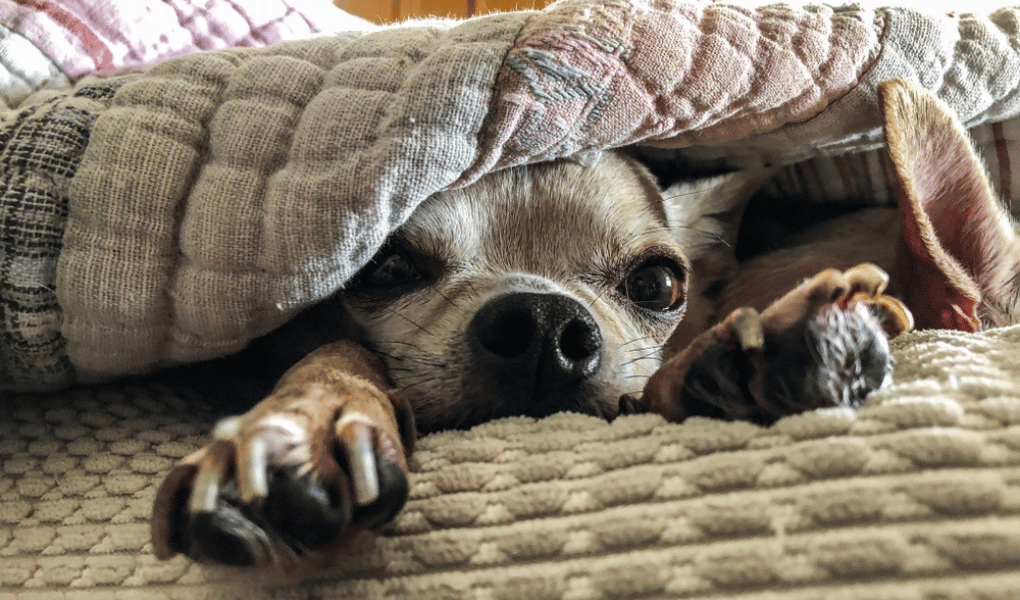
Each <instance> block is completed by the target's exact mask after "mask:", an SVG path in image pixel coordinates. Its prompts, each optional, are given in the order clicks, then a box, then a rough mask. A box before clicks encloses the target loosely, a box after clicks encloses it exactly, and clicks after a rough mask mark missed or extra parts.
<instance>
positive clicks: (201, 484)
mask: <svg viewBox="0 0 1020 600" xmlns="http://www.w3.org/2000/svg"><path fill="white" fill-rule="evenodd" d="M231 454H232V452H231V450H230V448H229V446H227V445H226V444H213V445H212V446H210V447H209V456H208V458H207V459H206V460H203V461H202V462H201V463H200V465H199V468H198V474H197V475H195V483H194V484H193V485H192V487H191V495H190V496H189V498H188V510H189V511H190V512H191V513H200V512H210V511H212V510H214V509H215V508H216V499H217V498H218V497H219V495H220V480H221V479H222V478H223V474H224V473H226V471H227V462H228V461H229V460H230V458H231Z"/></svg>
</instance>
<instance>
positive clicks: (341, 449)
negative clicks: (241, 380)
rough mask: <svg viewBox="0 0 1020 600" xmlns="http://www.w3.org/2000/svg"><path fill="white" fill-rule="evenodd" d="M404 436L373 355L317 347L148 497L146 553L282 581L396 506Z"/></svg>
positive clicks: (408, 435) (407, 436)
mask: <svg viewBox="0 0 1020 600" xmlns="http://www.w3.org/2000/svg"><path fill="white" fill-rule="evenodd" d="M414 436H415V430H414V423H413V417H412V416H411V412H410V411H409V410H408V409H407V407H406V406H405V405H404V404H403V403H402V402H401V400H400V399H399V397H398V396H397V395H396V393H395V392H393V391H392V390H390V389H389V385H388V383H387V380H386V377H385V373H384V369H383V366H382V364H381V363H380V362H379V361H378V359H377V358H376V357H375V356H374V355H373V354H372V353H371V352H369V351H368V350H366V349H365V348H363V347H361V346H359V345H357V344H355V343H353V342H346V341H341V342H335V343H333V344H329V345H327V346H324V347H322V348H320V349H318V350H316V351H315V352H313V353H311V354H310V355H308V357H306V358H305V359H304V360H302V361H301V362H299V363H298V364H297V365H295V366H294V367H293V368H291V369H290V370H289V371H288V372H287V373H286V374H285V375H284V376H283V378H282V379H281V380H280V382H279V384H278V385H277V386H276V388H275V390H274V391H273V392H272V394H271V395H270V396H269V397H268V398H266V399H265V400H263V401H262V402H261V403H259V404H258V405H257V406H256V407H255V408H253V409H252V410H251V411H249V412H248V413H246V414H244V415H241V416H238V417H233V418H230V419H227V420H225V421H222V422H220V423H219V424H218V425H217V426H216V428H215V431H214V433H213V438H214V441H213V442H212V443H211V444H210V445H208V446H207V447H205V448H204V449H202V450H200V451H199V452H196V453H195V454H192V455H191V456H189V457H187V458H185V459H184V460H183V461H182V462H181V464H180V465H178V466H177V467H176V468H175V469H174V470H173V471H172V472H171V473H170V475H169V476H168V477H167V479H166V480H165V481H164V483H163V485H162V486H161V487H160V489H159V491H158V492H157V495H156V503H155V509H154V515H153V523H152V537H153V545H154V546H155V551H156V556H157V557H159V558H168V557H170V556H172V555H174V554H176V553H178V552H183V553H185V554H187V555H189V556H191V557H192V558H195V559H197V560H203V561H211V562H216V563H220V564H227V565H248V566H257V567H259V568H260V569H266V570H269V571H272V572H275V573H276V574H279V575H285V576H286V575H289V574H291V573H293V572H295V571H297V570H299V569H300V568H302V567H305V566H311V565H312V564H314V563H317V562H321V561H323V560H325V559H327V558H328V556H329V554H330V550H331V549H335V548H336V547H338V546H339V545H340V544H342V542H343V540H344V539H345V538H347V537H348V536H349V535H350V534H351V533H352V532H353V531H355V530H357V529H364V528H372V527H376V526H379V525H381V524H383V523H385V522H387V521H388V520H390V519H391V518H392V517H393V516H394V515H395V514H396V513H397V511H399V510H400V508H401V507H402V506H403V504H404V502H405V500H406V498H407V494H408V483H407V462H406V456H407V454H409V453H410V450H411V445H412V444H413V441H414Z"/></svg>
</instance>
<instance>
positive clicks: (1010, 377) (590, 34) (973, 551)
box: [0, 0, 1020, 600]
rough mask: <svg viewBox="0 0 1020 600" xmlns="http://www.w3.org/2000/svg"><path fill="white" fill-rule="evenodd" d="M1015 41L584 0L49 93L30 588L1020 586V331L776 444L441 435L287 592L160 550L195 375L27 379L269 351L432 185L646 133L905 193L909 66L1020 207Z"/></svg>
mask: <svg viewBox="0 0 1020 600" xmlns="http://www.w3.org/2000/svg"><path fill="white" fill-rule="evenodd" d="M132 1H134V0H132ZM139 1H141V0H139ZM72 4H73V3H70V2H68V3H63V4H62V6H64V7H65V8H68V7H70V6H71V5H72ZM18 5H19V6H21V7H25V6H44V5H45V6H50V7H52V6H55V5H54V4H53V3H48V2H41V1H40V2H21V3H18ZM4 6H6V4H5V3H3V2H0V9H2V8H3V7H4ZM19 10H20V9H19ZM4 14H5V13H3V10H0V17H3V16H4ZM8 25H9V23H8ZM0 33H2V32H0ZM8 41H9V40H8ZM2 43H4V40H3V39H0V44H2ZM1017 48H1020V10H1018V9H1011V8H1007V9H1002V10H999V11H996V12H993V13H991V14H989V15H977V16H974V15H964V14H955V15H952V16H950V15H927V14H923V13H920V12H916V11H913V10H908V9H901V8H882V9H870V8H864V7H860V6H847V7H842V8H832V7H828V6H803V7H797V6H794V7H786V6H779V5H774V6H768V7H761V8H758V9H751V8H737V7H733V6H728V5H725V4H716V3H704V2H696V1H669V0H664V1H655V2H653V1H651V0H611V1H608V2H606V1H596V0H561V2H559V3H557V4H555V5H554V6H552V7H551V8H549V9H547V10H545V11H542V12H525V13H509V14H503V15H496V16H489V17H483V18H478V19H475V20H471V21H467V22H463V23H455V22H443V21H440V22H430V23H409V24H406V25H401V26H397V27H392V28H379V29H371V30H365V31H360V32H352V33H346V34H341V35H338V36H331V37H323V38H316V39H309V40H302V41H292V42H287V43H283V44H278V45H273V46H269V47H267V48H263V49H232V50H217V51H214V52H210V53H205V54H200V55H194V56H187V57H183V58H178V59H174V60H172V61H169V62H164V63H160V64H159V65H156V66H154V67H153V68H151V69H149V70H147V71H146V72H144V73H140V74H133V75H124V76H118V77H107V78H98V79H97V78H90V79H86V80H83V81H81V82H79V83H77V84H76V85H75V87H74V88H73V89H72V90H71V91H55V92H54V91H45V92H44V93H36V94H34V95H25V96H24V98H21V99H19V100H18V103H19V106H17V107H12V108H11V109H10V110H8V111H6V112H4V113H3V115H2V118H0V394H6V395H4V396H3V401H2V402H0V465H2V468H3V472H2V475H0V600H50V599H59V600H93V599H95V600H100V599H102V600H106V599H111V598H113V599H130V598H146V599H153V600H155V599H159V600H164V599H166V600H171V599H172V600H190V599H192V598H209V599H216V600H226V599H249V598H254V599H260V598H266V599H270V598H272V599H280V600H284V599H296V598H307V599H312V598H316V599H323V600H328V599H341V598H375V597H378V598H407V599H415V600H418V599H430V598H477V599H486V600H488V599H503V598H505V599H508V600H509V599H514V600H516V599H518V598H522V599H563V600H586V599H589V598H591V599H602V598H606V599H609V598H740V599H748V600H749V599H760V600H765V599H773V598H784V599H792V600H799V599H807V598H812V599H814V598H832V599H837V598H838V599H846V600H853V599H866V600H872V599H876V598H877V599H885V598H891V599H911V600H914V599H926V600H927V599H931V600H935V599H939V600H946V599H954V600H955V599H959V600H964V599H967V600H970V599H973V598H987V599H1002V600H1006V599H1015V598H1020V328H1016V327H1014V328H1011V329H1005V330H998V331H992V332H986V333H982V334H976V335H962V334H957V333H953V332H919V333H915V334H911V335H909V336H906V337H904V338H901V339H900V340H898V341H896V342H895V343H894V352H895V357H896V361H897V362H896V372H895V381H894V383H893V385H891V386H890V387H888V388H886V389H884V390H882V391H880V392H878V393H876V394H875V395H873V396H872V397H871V398H870V399H869V401H868V403H867V405H866V406H865V407H864V408H862V409H861V410H859V411H857V412H852V411H843V410H835V411H819V412H814V413H809V414H805V415H800V416H796V417H791V418H787V419H784V420H782V421H780V422H779V423H777V424H776V425H775V426H774V427H772V428H769V429H761V428H757V427H755V426H752V425H748V424H739V423H736V424H735V423H718V422H711V421H707V420H697V419H694V420H691V421H689V422H687V423H684V424H681V425H670V424H666V423H664V422H662V421H660V420H658V419H657V418H656V417H649V416H642V417H626V418H621V419H619V420H618V421H616V422H614V423H612V424H607V423H604V422H601V421H596V420H592V419H591V418H587V417H583V416H577V415H559V416H554V417H551V418H548V419H545V420H542V421H538V422H535V421H531V420H523V419H516V420H502V421H497V422H493V423H490V424H487V425H483V426H480V427H477V428H475V429H473V430H471V431H469V432H466V433H459V434H452V433H450V434H441V435H434V436H430V437H427V438H425V439H423V440H421V442H420V445H419V448H418V453H417V454H416V456H415V458H414V460H413V463H412V466H413V469H414V475H413V476H412V482H411V483H412V497H411V500H410V501H409V503H408V506H407V509H406V510H405V511H404V512H403V513H402V514H401V516H400V517H398V519H397V520H396V521H395V522H394V523H393V524H392V525H391V526H390V527H389V528H388V529H387V530H386V531H384V532H383V534H382V535H380V536H371V535H366V536H365V537H364V538H362V539H360V540H359V543H358V544H357V545H356V546H355V547H353V548H351V550H350V552H349V553H348V554H347V555H346V556H344V557H343V560H342V563H341V564H340V565H339V566H338V567H337V568H336V569H334V570H332V571H327V572H325V573H322V574H320V575H318V576H316V577H314V578H312V579H311V580H309V581H306V582H304V583H302V584H300V585H297V586H288V587H275V586H272V585H269V584H264V583H260V582H258V581H253V580H252V579H251V578H244V577H238V576H237V575H236V574H233V573H230V572H223V571H218V570H214V569H210V568H206V567H202V566H198V565H195V564H192V563H190V562H188V561H187V560H185V559H183V558H180V557H178V558H176V559H174V560H171V561H169V562H166V563H161V562H158V561H156V560H155V558H154V557H153V556H152V553H151V546H150V544H149V541H148V539H149V535H148V523H147V520H148V515H149V511H150V509H151V503H152V498H153V495H154V493H155V488H156V486H157V485H158V483H159V482H160V481H161V479H162V477H163V476H164V475H165V474H166V472H167V471H168V470H169V468H170V466H171V465H172V464H173V462H174V461H175V460H177V459H178V458H180V457H182V456H184V455H185V454H187V453H189V452H191V451H192V450H194V449H195V448H197V447H199V446H200V445H201V444H203V443H204V441H205V440H206V436H207V434H208V431H209V429H210V428H211V425H212V422H213V421H214V420H215V419H216V418H218V417H219V416H221V415H219V414H217V413H215V412H214V411H213V410H212V409H211V408H209V405H210V401H211V400H213V399H210V398H203V397H202V396H201V395H199V394H197V393H195V392H194V391H191V390H190V387H189V382H188V381H179V382H175V383H174V384H173V385H172V386H169V387H168V386H167V384H165V383H160V380H156V379H149V378H145V379H138V380H131V381H128V382H126V383H125V382H116V383H108V384H103V385H98V386H92V387H72V388H70V389H65V390H63V391H57V392H51V393H13V392H12V390H16V389H28V388H33V389H37V388H45V387H61V386H67V385H68V384H71V383H73V382H74V381H80V380H91V379H102V378H110V377H113V376H116V375H120V374H124V373H130V372H136V371H146V370H151V369H153V368H155V367H157V366H159V365H164V364H170V363H174V362H181V361H192V360H197V359H200V358H204V357H208V356H214V355H218V354H222V353H225V352H228V351H231V350H233V349H236V348H239V347H241V346H242V345H244V343H246V342H247V341H248V340H250V339H251V338H253V337H254V336H256V335H259V334H260V333H262V332H264V331H266V330H268V329H270V328H272V327H274V326H276V325H277V324H279V323H280V322H282V321H283V320H285V319H286V318H288V317H289V316H291V315H292V314H293V313H294V312H295V311H297V310H299V309H300V308H301V307H303V306H305V305H307V304H308V303H311V302H314V301H315V300H317V299H320V298H322V297H324V296H326V295H328V294H330V293H332V291H334V290H335V289H337V288H338V287H339V286H340V285H342V283H343V281H344V280H345V279H346V277H347V276H348V275H349V274H350V273H351V272H353V271H354V270H355V269H357V267H358V266H359V265H360V264H362V263H363V262H364V261H365V260H366V259H367V257H368V256H370V255H371V254H372V252H373V250H374V248H375V247H376V246H377V245H378V244H379V242H380V240H381V239H382V238H383V237H384V236H385V235H386V233H387V232H388V231H390V230H391V229H392V228H393V227H395V226H396V225H398V224H399V223H400V222H401V221H402V220H403V219H404V218H405V217H406V216H407V214H408V213H409V212H410V211H411V210H413V208H414V206H415V205H416V204H417V203H418V202H420V201H421V200H422V199H423V198H424V197H425V196H427V195H428V194H430V193H432V192H434V191H436V190H439V189H443V188H444V187H447V186H450V185H459V184H463V183H466V182H469V181H471V180H472V179H473V178H475V177H477V176H479V175H481V174H482V173H484V172H486V171H487V170H490V169H493V168H498V167H501V166H505V165H509V164H517V163H520V162H526V161H531V160H538V159H542V158H548V157H552V156H558V155H562V154H567V153H570V152H573V151H576V150H579V149H587V148H599V147H606V146H615V145H621V144H628V143H632V142H640V143H643V144H649V145H651V144H654V145H659V146H665V147H668V148H669V150H667V151H665V154H664V156H667V157H673V156H674V153H675V156H676V157H678V159H680V160H683V161H684V162H685V164H695V165H699V164H706V165H717V164H719V163H727V164H732V165H735V166H741V165H753V164H756V163H761V162H773V163H779V164H785V163H788V164H790V165H791V166H790V168H789V169H787V170H786V171H784V172H783V173H781V174H780V176H779V177H777V179H776V181H774V182H773V183H772V184H771V185H770V188H769V189H770V190H771V191H772V192H774V193H775V194H777V195H789V194H803V193H807V194H809V195H810V196H811V197H812V198H814V199H817V200H826V199H840V198H845V197H848V196H850V197H861V198H865V199H869V200H873V201H875V202H879V203H881V202H884V201H885V200H886V199H887V196H886V193H887V188H886V185H885V179H884V177H883V175H882V173H883V163H882V161H881V159H880V154H876V153H873V152H863V151H865V150H869V149H872V148H874V147H875V146H876V145H877V144H878V143H879V141H880V140H879V137H878V128H877V127H878V121H877V115H876V114H875V111H874V86H875V85H876V84H877V83H878V82H879V81H882V80H884V79H888V78H891V77H914V78H917V79H920V80H921V81H922V82H923V83H924V84H925V85H927V86H928V87H929V88H931V89H933V90H937V91H938V93H939V94H940V95H941V96H942V97H943V98H944V99H945V100H946V101H947V102H948V103H949V104H950V105H952V106H953V107H954V108H956V109H957V110H958V111H960V113H961V115H962V116H963V118H964V120H965V121H966V122H967V123H968V124H969V125H970V126H972V127H973V132H974V134H975V138H976V141H977V143H978V146H979V149H980V150H982V152H983V153H984V156H985V158H986V161H987V163H988V165H989V167H990V169H991V171H992V176H993V180H994V183H995V185H996V186H997V188H998V190H999V191H1000V192H1001V193H1002V194H1003V196H1004V197H1005V198H1006V199H1007V200H1009V201H1010V202H1011V203H1012V206H1013V207H1014V212H1017V210H1016V207H1020V186H1018V185H1016V184H1015V182H1014V181H1013V177H1012V173H1016V172H1017V168H1018V167H1017V166H1015V165H1018V164H1020V163H1018V162H1016V161H1018V160H1020V154H1018V150H1020V128H1018V126H1017V125H1018V122H1017V121H1016V117H1017V114H1018V112H1020V95H1018V93H1017V90H1018V88H1020V56H1018V54H1017ZM9 56H10V54H4V55H3V56H0V58H4V57H9ZM17 56H27V55H25V54H18V55H17ZM23 81H29V80H28V79H24V80H23ZM32 85H33V86H35V84H32ZM36 87H38V86H36ZM12 97H13V96H12ZM19 98H20V97H19ZM845 151H853V152H852V153H851V154H843V152H845ZM805 159H807V162H799V161H802V160H805ZM3 390H6V392H4V391H3Z"/></svg>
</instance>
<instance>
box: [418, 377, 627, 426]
mask: <svg viewBox="0 0 1020 600" xmlns="http://www.w3.org/2000/svg"><path fill="white" fill-rule="evenodd" d="M620 395H621V393H620V391H619V390H618V389H617V387H616V386H612V385H610V386H601V385H598V384H594V383H587V384H583V385H580V386H572V387H566V388H561V389H554V390H549V391H532V390H524V389H520V390H513V391H502V392H498V391H493V390H491V389H486V388H485V387H484V386H482V385H479V384H477V382H476V384H475V385H473V386H471V388H469V389H465V390H464V391H463V393H462V394H461V397H460V399H459V402H458V404H459V406H458V407H457V408H456V409H455V410H447V411H442V412H441V414H436V415H433V418H430V419H426V420H425V422H424V423H423V422H421V420H419V423H418V428H419V430H420V431H421V432H422V433H430V432H434V431H444V430H464V429H470V428H471V427H474V426H476V425H480V424H482V423H485V422H488V421H492V420H495V419H502V418H507V417H530V418H535V419H541V418H544V417H548V416H551V415H555V414H558V413H577V414H584V415H591V416H594V417H598V418H601V419H606V420H612V419H613V418H615V417H616V414H617V409H618V406H619V398H620Z"/></svg>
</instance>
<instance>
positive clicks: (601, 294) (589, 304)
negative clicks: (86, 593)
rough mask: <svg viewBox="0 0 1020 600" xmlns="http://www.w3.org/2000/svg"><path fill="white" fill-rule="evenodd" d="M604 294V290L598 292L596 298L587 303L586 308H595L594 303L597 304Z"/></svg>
mask: <svg viewBox="0 0 1020 600" xmlns="http://www.w3.org/2000/svg"><path fill="white" fill-rule="evenodd" d="M605 294H606V290H605V289H603V290H602V291H601V292H599V295H598V296H595V298H594V299H593V300H592V301H591V302H589V303H588V308H591V307H593V306H595V303H596V302H598V301H599V299H600V298H602V296H604V295H605Z"/></svg>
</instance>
